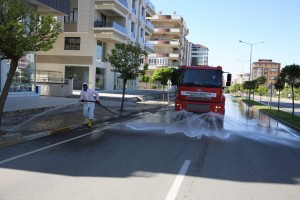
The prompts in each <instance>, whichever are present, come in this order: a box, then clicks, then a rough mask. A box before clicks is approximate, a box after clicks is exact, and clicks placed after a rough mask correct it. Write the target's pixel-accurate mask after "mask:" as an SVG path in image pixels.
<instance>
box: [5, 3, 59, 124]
mask: <svg viewBox="0 0 300 200" xmlns="http://www.w3.org/2000/svg"><path fill="white" fill-rule="evenodd" d="M59 29H60V24H59V23H58V22H57V21H56V20H55V19H54V17H53V16H52V15H50V14H48V15H43V16H41V15H39V14H38V13H36V12H35V11H33V10H32V9H31V8H30V7H29V6H28V5H27V4H26V3H25V2H24V1H22V0H0V57H1V59H7V60H10V68H9V72H8V74H7V78H6V81H5V85H4V88H3V90H2V93H1V97H0V124H1V119H2V114H3V108H4V104H5V101H6V99H7V95H8V92H9V88H10V86H11V83H12V80H13V77H14V74H15V72H16V69H17V67H18V62H19V59H20V58H22V57H23V56H25V55H26V54H27V53H29V52H37V51H48V50H50V49H51V48H53V44H54V43H55V41H56V39H57V37H58V35H59Z"/></svg>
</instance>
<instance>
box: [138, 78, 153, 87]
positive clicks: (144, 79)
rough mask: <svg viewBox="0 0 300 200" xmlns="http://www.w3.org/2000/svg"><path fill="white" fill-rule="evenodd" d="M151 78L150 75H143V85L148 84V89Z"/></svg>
mask: <svg viewBox="0 0 300 200" xmlns="http://www.w3.org/2000/svg"><path fill="white" fill-rule="evenodd" d="M150 79H151V76H149V75H143V76H141V78H140V82H141V83H146V87H148V83H149V82H150Z"/></svg>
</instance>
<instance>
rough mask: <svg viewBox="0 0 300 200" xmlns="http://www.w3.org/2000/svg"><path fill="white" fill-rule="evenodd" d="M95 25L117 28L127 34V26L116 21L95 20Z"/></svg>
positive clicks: (97, 26)
mask: <svg viewBox="0 0 300 200" xmlns="http://www.w3.org/2000/svg"><path fill="white" fill-rule="evenodd" d="M94 27H95V28H115V29H117V30H118V31H120V32H122V33H124V34H127V31H126V28H125V27H123V26H121V25H120V24H118V23H116V22H101V21H94Z"/></svg>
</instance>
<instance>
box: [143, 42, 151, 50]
mask: <svg viewBox="0 0 300 200" xmlns="http://www.w3.org/2000/svg"><path fill="white" fill-rule="evenodd" d="M145 45H146V46H147V47H149V48H150V49H153V44H152V43H151V42H146V43H145Z"/></svg>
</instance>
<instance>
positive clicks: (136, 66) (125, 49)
mask: <svg viewBox="0 0 300 200" xmlns="http://www.w3.org/2000/svg"><path fill="white" fill-rule="evenodd" d="M145 56H147V52H146V51H144V50H142V49H141V47H140V46H139V45H138V44H137V45H133V44H131V43H130V44H118V45H116V48H114V49H112V50H111V55H108V60H109V62H110V63H111V65H112V67H113V69H112V71H113V72H116V73H119V74H120V75H119V78H121V79H123V93H122V101H121V109H120V111H121V112H122V111H123V107H124V97H125V90H126V83H127V81H128V80H134V79H136V78H137V77H138V76H139V75H142V76H143V75H145V73H146V71H147V69H148V64H147V63H145V64H143V65H142V67H141V60H143V59H144V57H145Z"/></svg>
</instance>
